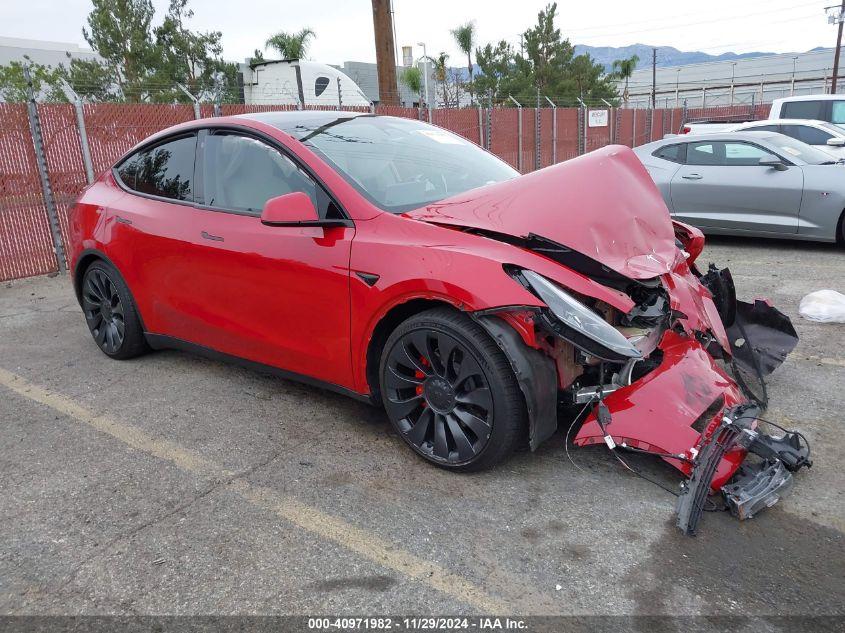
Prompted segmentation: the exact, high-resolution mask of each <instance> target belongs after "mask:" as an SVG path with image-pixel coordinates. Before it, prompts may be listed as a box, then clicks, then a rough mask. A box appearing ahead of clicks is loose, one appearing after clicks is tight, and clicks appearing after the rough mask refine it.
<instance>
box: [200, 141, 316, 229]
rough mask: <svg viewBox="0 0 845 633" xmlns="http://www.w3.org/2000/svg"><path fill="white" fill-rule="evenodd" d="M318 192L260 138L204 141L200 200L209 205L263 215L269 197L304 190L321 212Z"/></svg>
mask: <svg viewBox="0 0 845 633" xmlns="http://www.w3.org/2000/svg"><path fill="white" fill-rule="evenodd" d="M317 190H318V186H317V184H316V183H315V182H314V181H313V180H312V179H311V177H310V176H308V174H306V173H305V172H303V171H302V170H301V169H299V167H297V165H296V164H295V163H294V162H293V161H292V160H291V159H290V158H288V157H287V156H285V155H284V154H282V153H281V152H279V151H278V150H277V149H275V148H273V147H270V146H269V145H267V144H266V143H264V142H262V141H260V140H258V139H255V138H252V137H249V136H242V135H240V134H233V133H227V132H220V131H218V132H216V133H214V134H210V135H209V136H207V137H206V138H205V141H204V144H203V163H202V192H201V195H200V196H198V197H199V198H200V202H201V203H202V204H204V205H206V206H209V207H216V208H219V209H226V210H232V211H242V212H245V213H250V214H254V215H260V214H261V211H262V209H264V203H265V202H267V201H268V200H269V199H270V198H275V197H277V196H282V195H284V194H287V193H292V192H294V191H302V192H304V193H306V194H308V196H309V197H310V198H311V200H312V201H313V202H314V206H315V208H317V209H318V210H319V209H320V207H321V204H320V203H321V202H323V200H322V196H318V192H317ZM322 206H325V205H322ZM323 217H325V213H323Z"/></svg>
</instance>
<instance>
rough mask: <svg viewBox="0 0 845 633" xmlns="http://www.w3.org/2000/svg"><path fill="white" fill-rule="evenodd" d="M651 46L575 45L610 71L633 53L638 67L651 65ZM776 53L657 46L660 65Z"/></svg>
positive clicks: (697, 62)
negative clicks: (718, 52) (713, 51)
mask: <svg viewBox="0 0 845 633" xmlns="http://www.w3.org/2000/svg"><path fill="white" fill-rule="evenodd" d="M651 49H652V47H651V46H648V45H647V44H632V45H630V46H585V45H583V44H576V45H575V54H576V55H580V54H582V53H589V54H590V57H592V58H593V59H594V60H596V61H597V62H598V63H600V64H602V65H603V66H604V67H605V70H606V71H608V72H609V71H610V67H611V65H612V64H613V61H614V60H616V59H625V58H627V57H630V56H631V55H637V56H638V57H639V58H640V62H639V64H637V69H642V68H647V67H649V66H650V65H651ZM773 54H774V53H765V52H753V53H722V54H721V55H709V54H707V53H702V52H701V51H679V50H678V49H677V48H672V47H671V46H658V47H657V65H658V66H683V65H686V64H700V63H702V62H718V61H725V60H729V59H742V58H744V57H760V56H761V55H773Z"/></svg>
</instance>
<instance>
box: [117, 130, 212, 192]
mask: <svg viewBox="0 0 845 633" xmlns="http://www.w3.org/2000/svg"><path fill="white" fill-rule="evenodd" d="M196 145H197V138H196V136H185V137H182V138H178V139H175V140H172V141H167V142H165V143H161V144H159V145H156V146H155V147H151V148H148V149H143V150H141V151H139V152H137V153H135V154H133V155H132V156H130V157H129V158H127V159H126V160H125V161H123V163H121V164H120V165H119V166H118V168H117V173H118V175H119V176H120V180H121V181H122V182H123V184H124V185H126V186H127V187H129V188H130V189H132V190H133V191H137V192H138V193H146V194H150V195H153V196H159V197H162V198H170V199H172V200H193V195H194V189H193V182H194V158H195V156H196Z"/></svg>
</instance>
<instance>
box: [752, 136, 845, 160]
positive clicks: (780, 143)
mask: <svg viewBox="0 0 845 633" xmlns="http://www.w3.org/2000/svg"><path fill="white" fill-rule="evenodd" d="M767 140H768V141H769V142H770V143H771V144H772V145H773V146H774V147H775V148H776V149H777V150H778V153H780V154H782V155H783V156H785V157H786V158H790V159H791V158H797V159H798V160H801V161H803V162H805V163H808V164H810V165H830V164H833V163H835V162H836V161H835V160H833V158H832V157H831V155H830V154H828V153H826V152H823V151H822V150H820V149H816V148H815V147H813V146H812V145H807V144H806V143H802V142H801V141H798V140H796V139H794V138H790V137H789V136H784V135H783V134H778V135H777V137H776V138H775V137H774V136H773V137H772V138H771V139H767Z"/></svg>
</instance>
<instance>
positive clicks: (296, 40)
mask: <svg viewBox="0 0 845 633" xmlns="http://www.w3.org/2000/svg"><path fill="white" fill-rule="evenodd" d="M312 37H316V33H314V31H312V30H311V29H308V28H305V29H301V30H300V31H298V32H296V33H286V32H284V31H281V32H279V33H276V34H275V35H273V36H272V37H270V38H269V39H268V40H267V41H266V42H265V44H264V45H265V46H266V47H267V48H273V49H275V50H277V51H278V52H279V54H280V55H281V56H282V57H283V58H284V59H305V55H306V53H307V52H308V46H309V45H310V41H309V40H311V38H312Z"/></svg>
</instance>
